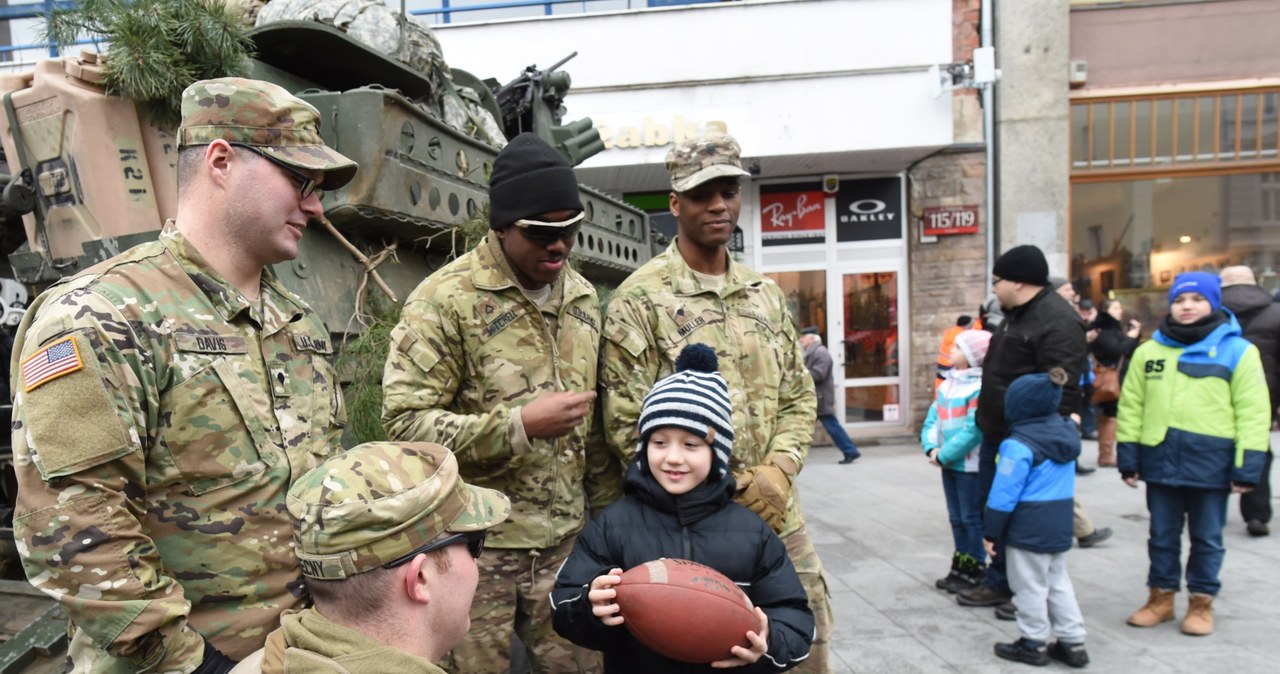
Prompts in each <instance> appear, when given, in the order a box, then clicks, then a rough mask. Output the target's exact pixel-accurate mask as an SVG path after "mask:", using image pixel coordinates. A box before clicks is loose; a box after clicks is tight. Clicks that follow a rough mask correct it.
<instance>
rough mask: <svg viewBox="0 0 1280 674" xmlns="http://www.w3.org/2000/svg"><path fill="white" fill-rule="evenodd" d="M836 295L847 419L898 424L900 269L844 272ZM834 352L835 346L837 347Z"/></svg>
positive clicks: (845, 418)
mask: <svg viewBox="0 0 1280 674" xmlns="http://www.w3.org/2000/svg"><path fill="white" fill-rule="evenodd" d="M838 281H839V283H840V288H839V291H838V293H836V294H835V295H836V297H835V298H834V299H835V300H836V302H837V303H838V306H837V307H832V309H833V310H835V311H839V312H840V316H841V317H842V319H843V320H842V323H843V325H842V326H840V331H839V338H840V341H841V344H839V345H834V344H833V346H839V347H842V348H841V349H840V350H841V351H842V352H843V360H844V364H843V373H844V379H843V381H842V382H841V384H842V385H843V388H844V420H845V423H849V424H856V423H865V422H887V423H899V422H900V421H901V419H903V415H902V408H901V404H902V400H901V390H902V389H901V387H902V376H901V373H902V372H903V371H904V368H903V367H902V363H901V358H902V355H903V354H902V352H901V350H900V345H901V339H900V337H901V335H899V325H900V323H899V320H898V318H899V310H900V306H899V297H901V296H902V283H901V281H902V274H900V273H899V271H897V270H872V271H858V272H845V273H842V274H841V275H839V277H838ZM832 351H833V353H834V352H835V351H836V349H835V348H833V349H832Z"/></svg>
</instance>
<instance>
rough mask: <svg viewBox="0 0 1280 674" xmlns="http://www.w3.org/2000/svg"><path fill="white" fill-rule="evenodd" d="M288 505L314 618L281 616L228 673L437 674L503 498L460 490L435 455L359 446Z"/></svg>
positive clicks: (405, 447) (304, 481) (404, 446)
mask: <svg viewBox="0 0 1280 674" xmlns="http://www.w3.org/2000/svg"><path fill="white" fill-rule="evenodd" d="M288 507H289V515H290V518H291V519H292V520H293V540H294V542H295V543H296V545H297V552H298V559H299V561H300V562H301V565H302V573H303V575H305V576H306V581H307V587H308V589H310V590H311V595H312V597H313V598H314V599H315V608H309V609H304V610H302V611H297V612H294V611H290V612H288V613H285V614H284V616H283V617H282V618H281V621H280V622H281V626H280V629H278V630H276V631H275V632H273V633H271V634H270V635H268V636H267V645H266V646H265V647H264V648H262V649H260V650H259V651H257V652H255V653H254V654H252V655H250V656H249V657H248V658H246V659H245V660H244V661H243V662H241V663H240V664H239V665H237V666H236V668H235V669H234V670H233V671H232V674H241V672H245V673H249V672H253V673H255V674H256V673H257V672H267V673H274V672H286V671H287V672H290V673H291V674H323V673H325V672H339V671H341V672H349V673H350V674H385V673H386V672H424V673H425V674H443V672H444V670H442V669H440V668H439V667H437V666H436V665H435V664H433V661H434V660H436V659H439V658H440V657H441V656H443V655H444V654H445V653H447V652H448V651H449V649H450V648H453V646H454V645H455V644H457V643H458V641H459V640H461V639H462V637H463V636H465V635H466V633H467V628H468V625H469V624H470V618H469V615H468V614H469V612H470V609H471V598H472V595H473V594H474V593H475V590H476V580H477V577H478V570H477V567H476V562H475V557H476V556H477V555H478V554H479V553H480V551H481V550H483V549H484V540H485V532H486V530H487V529H489V528H490V527H492V526H494V525H495V524H498V523H499V522H502V521H503V520H505V519H507V515H508V514H509V513H510V512H511V503H510V502H509V501H508V500H507V497H506V496H503V495H502V493H501V492H496V491H493V490H492V489H481V488H479V487H474V486H471V485H468V484H466V483H465V482H463V481H462V478H461V477H459V476H458V462H457V460H456V459H455V458H454V456H453V454H452V453H451V452H450V451H449V450H447V449H445V448H444V447H442V446H440V445H437V444H434V443H411V442H406V443H395V442H370V443H367V444H363V445H359V446H357V447H353V448H351V450H350V451H349V452H347V453H346V454H342V455H339V456H336V457H334V458H332V459H329V460H328V461H325V462H324V463H323V464H322V465H321V466H320V467H319V468H316V469H315V470H312V471H311V472H309V473H307V474H306V475H303V476H302V477H301V478H299V479H298V481H297V482H295V483H294V485H293V486H292V487H290V488H289V497H288Z"/></svg>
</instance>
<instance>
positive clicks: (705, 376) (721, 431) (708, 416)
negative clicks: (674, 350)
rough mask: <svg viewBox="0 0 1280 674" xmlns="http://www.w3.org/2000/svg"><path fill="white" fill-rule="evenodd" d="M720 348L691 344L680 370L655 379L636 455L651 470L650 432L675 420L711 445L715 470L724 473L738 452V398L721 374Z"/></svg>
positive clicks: (681, 359) (718, 475) (680, 361)
mask: <svg viewBox="0 0 1280 674" xmlns="http://www.w3.org/2000/svg"><path fill="white" fill-rule="evenodd" d="M719 367H720V363H719V361H718V360H717V358H716V352H715V349H712V348H711V347H710V346H707V345H706V344H690V345H688V346H686V347H684V350H683V351H681V352H680V357H679V358H676V372H675V374H672V375H671V376H669V377H667V378H665V379H663V380H661V381H659V382H658V383H656V384H654V385H653V388H652V389H651V390H650V391H649V395H647V396H645V397H644V407H643V408H642V409H641V410H640V446H639V447H638V448H637V451H636V458H637V460H639V461H640V469H641V470H642V471H645V472H648V470H649V466H648V463H649V462H648V460H647V459H646V458H645V449H646V448H647V447H648V445H649V436H650V435H651V434H652V433H653V432H654V431H655V430H657V429H659V428H666V427H669V426H674V427H676V428H681V429H683V430H686V431H689V432H690V433H693V434H695V435H697V436H698V437H700V438H703V439H704V440H706V441H707V444H708V445H711V450H712V454H713V455H714V457H713V460H712V466H711V467H712V475H714V476H715V477H716V479H720V478H723V477H724V476H725V475H726V474H727V473H728V472H729V457H730V456H732V455H733V403H731V402H729V385H728V384H727V383H725V380H724V377H722V376H720V372H719Z"/></svg>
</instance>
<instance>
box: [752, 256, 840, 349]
mask: <svg viewBox="0 0 1280 674" xmlns="http://www.w3.org/2000/svg"><path fill="white" fill-rule="evenodd" d="M765 276H768V277H769V278H771V279H773V280H774V282H776V283H777V284H778V287H780V288H782V292H783V294H784V295H786V296H787V308H788V309H790V310H791V320H793V321H795V323H796V329H797V330H799V329H801V328H806V327H809V326H811V325H814V326H817V327H818V328H819V329H821V330H822V334H823V335H824V339H825V335H826V334H827V272H825V271H784V272H774V273H772V274H765Z"/></svg>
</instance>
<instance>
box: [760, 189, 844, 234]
mask: <svg viewBox="0 0 1280 674" xmlns="http://www.w3.org/2000/svg"><path fill="white" fill-rule="evenodd" d="M795 187H798V186H792V188H793V189H794V188H795ZM826 203H827V202H826V197H825V196H824V195H823V194H822V191H821V189H803V190H794V191H792V190H788V189H787V188H785V187H783V188H778V187H774V186H768V187H765V188H763V189H761V191H760V235H761V237H760V238H761V240H762V242H763V243H764V245H766V246H782V245H795V244H802V243H822V242H823V240H824V239H825V238H826V229H827V217H826Z"/></svg>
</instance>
